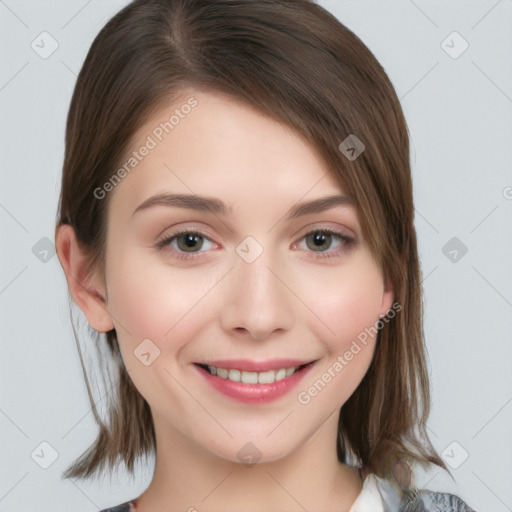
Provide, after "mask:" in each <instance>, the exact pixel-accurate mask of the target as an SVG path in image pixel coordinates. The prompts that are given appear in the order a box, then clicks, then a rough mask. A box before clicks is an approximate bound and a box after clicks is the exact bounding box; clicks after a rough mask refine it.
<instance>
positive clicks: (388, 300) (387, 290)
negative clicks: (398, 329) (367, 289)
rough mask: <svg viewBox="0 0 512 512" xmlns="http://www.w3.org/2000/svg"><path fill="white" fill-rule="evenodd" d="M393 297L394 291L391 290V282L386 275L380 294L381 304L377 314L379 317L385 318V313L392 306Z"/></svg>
mask: <svg viewBox="0 0 512 512" xmlns="http://www.w3.org/2000/svg"><path fill="white" fill-rule="evenodd" d="M394 297H395V290H394V288H393V284H392V283H391V280H390V279H389V277H388V276H387V275H386V276H385V278H384V289H383V293H382V304H381V309H380V312H379V315H380V316H381V317H382V316H386V313H387V312H388V311H389V309H391V306H392V305H393V300H394Z"/></svg>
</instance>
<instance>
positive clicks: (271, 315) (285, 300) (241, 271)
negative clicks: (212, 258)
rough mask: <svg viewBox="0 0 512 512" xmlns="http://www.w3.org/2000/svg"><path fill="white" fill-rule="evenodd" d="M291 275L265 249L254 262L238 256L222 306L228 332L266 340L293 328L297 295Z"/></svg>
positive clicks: (222, 320)
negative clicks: (294, 292) (294, 293)
mask: <svg viewBox="0 0 512 512" xmlns="http://www.w3.org/2000/svg"><path fill="white" fill-rule="evenodd" d="M287 280H290V277H289V275H288V274H287V273H286V272H284V271H283V270H282V269H281V267H279V266H278V265H277V264H276V262H275V260H271V258H270V257H269V256H268V255H267V254H266V252H265V251H264V252H263V254H262V255H261V256H259V257H258V258H257V259H256V260H255V261H253V262H252V263H247V262H246V261H244V260H243V259H242V258H240V257H238V256H236V258H235V263H234V268H233V270H232V271H231V272H230V273H229V276H228V282H227V283H226V288H225V291H224V293H225V295H224V300H222V302H221V304H219V306H220V319H221V325H222V328H223V329H224V330H225V331H226V332H231V333H233V332H235V333H237V334H238V335H242V336H244V335H245V336H246V337H250V338H253V339H255V340H263V339H267V338H269V337H271V336H272V334H274V333H277V332H285V331H287V330H290V329H291V328H292V326H293V323H294V311H293V305H294V301H296V300H297V299H296V298H295V297H294V295H293V293H292V291H290V289H291V288H293V286H292V283H287Z"/></svg>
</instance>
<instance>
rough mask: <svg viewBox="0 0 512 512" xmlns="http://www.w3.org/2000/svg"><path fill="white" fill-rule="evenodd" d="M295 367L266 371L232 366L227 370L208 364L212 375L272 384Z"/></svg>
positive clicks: (295, 368)
mask: <svg viewBox="0 0 512 512" xmlns="http://www.w3.org/2000/svg"><path fill="white" fill-rule="evenodd" d="M297 368H298V366H292V367H291V368H280V369H279V370H269V371H267V372H245V371H241V370H236V369H234V368H232V369H229V370H228V369H227V368H217V367H215V366H211V365H208V370H209V372H210V373H211V374H212V375H217V376H218V377H221V378H222V379H228V380H231V381H233V382H242V383H244V384H272V383H273V382H275V381H278V380H283V379H284V378H285V377H289V376H290V375H293V374H294V373H295V371H296V370H297Z"/></svg>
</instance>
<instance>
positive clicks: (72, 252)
mask: <svg viewBox="0 0 512 512" xmlns="http://www.w3.org/2000/svg"><path fill="white" fill-rule="evenodd" d="M55 248H56V251H57V256H58V258H59V261H60V264H61V265H62V268H63V270H64V273H65V275H66V281H67V283H68V288H69V292H70V293H71V296H72V297H73V300H74V301H75V303H76V304H77V305H78V307H79V308H80V309H81V310H82V311H83V313H84V315H85V316H86V318H87V320H88V322H89V324H90V325H91V327H92V328H93V329H95V330H96V331H98V332H107V331H110V330H112V329H113V328H114V323H113V321H112V317H111V316H110V313H109V311H108V305H107V301H106V287H105V283H104V282H103V279H102V278H101V276H100V275H99V272H96V271H93V272H90V273H89V274H88V273H87V272H88V264H89V261H90V260H89V257H88V255H87V254H86V253H85V251H83V249H82V248H81V247H80V246H79V244H78V241H77V239H76V236H75V230H74V229H73V228H72V227H71V226H69V225H68V224H62V225H60V226H59V227H58V228H57V230H56V233H55Z"/></svg>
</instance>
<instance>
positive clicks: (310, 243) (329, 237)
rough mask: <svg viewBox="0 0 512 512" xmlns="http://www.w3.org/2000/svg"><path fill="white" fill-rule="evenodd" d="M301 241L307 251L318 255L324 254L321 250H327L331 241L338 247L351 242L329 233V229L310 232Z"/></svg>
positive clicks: (336, 234)
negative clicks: (335, 242) (318, 253)
mask: <svg viewBox="0 0 512 512" xmlns="http://www.w3.org/2000/svg"><path fill="white" fill-rule="evenodd" d="M303 240H305V241H306V246H307V248H308V249H311V250H312V251H313V252H320V253H322V252H324V251H323V250H322V249H329V248H330V247H331V245H332V243H333V241H337V242H338V247H340V246H343V245H346V244H349V243H350V242H351V241H352V239H351V238H350V237H348V236H345V235H342V234H341V233H337V232H335V231H331V230H330V229H319V230H315V231H310V232H309V233H307V234H306V235H305V236H304V237H303ZM317 249H319V250H317Z"/></svg>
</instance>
